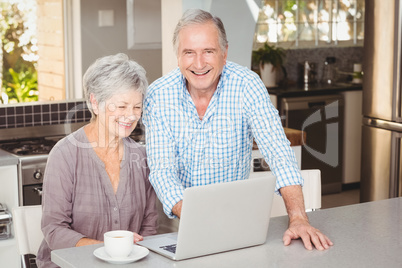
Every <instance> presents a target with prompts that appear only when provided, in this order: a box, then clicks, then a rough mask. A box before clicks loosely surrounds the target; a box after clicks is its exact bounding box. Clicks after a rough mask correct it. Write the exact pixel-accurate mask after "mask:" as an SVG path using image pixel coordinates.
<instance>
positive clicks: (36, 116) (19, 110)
mask: <svg viewBox="0 0 402 268" xmlns="http://www.w3.org/2000/svg"><path fill="white" fill-rule="evenodd" d="M90 119H91V113H90V112H89V110H88V109H87V107H86V103H85V102H84V101H68V102H57V103H54V102H53V103H52V102H48V103H40V102H34V103H33V104H32V105H31V104H24V105H16V106H4V107H0V129H7V128H19V127H34V126H46V125H58V124H64V123H79V122H86V121H89V120H90Z"/></svg>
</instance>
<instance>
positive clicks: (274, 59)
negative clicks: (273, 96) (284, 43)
mask: <svg viewBox="0 0 402 268" xmlns="http://www.w3.org/2000/svg"><path fill="white" fill-rule="evenodd" d="M284 57H285V50H284V49H283V48H280V47H274V46H270V45H269V44H268V43H265V44H264V46H263V47H261V48H259V49H258V50H254V51H253V53H252V59H253V62H254V63H258V65H259V67H260V76H261V80H262V81H263V82H264V85H265V86H266V87H276V86H277V84H276V73H277V70H278V69H280V68H281V67H282V64H283V59H284Z"/></svg>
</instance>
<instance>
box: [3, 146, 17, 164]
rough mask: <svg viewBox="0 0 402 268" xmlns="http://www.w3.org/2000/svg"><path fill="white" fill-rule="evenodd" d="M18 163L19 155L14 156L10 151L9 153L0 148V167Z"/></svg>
mask: <svg viewBox="0 0 402 268" xmlns="http://www.w3.org/2000/svg"><path fill="white" fill-rule="evenodd" d="M17 164H18V158H17V157H15V156H13V155H12V154H10V153H7V152H6V151H3V150H0V167H1V166H11V165H17Z"/></svg>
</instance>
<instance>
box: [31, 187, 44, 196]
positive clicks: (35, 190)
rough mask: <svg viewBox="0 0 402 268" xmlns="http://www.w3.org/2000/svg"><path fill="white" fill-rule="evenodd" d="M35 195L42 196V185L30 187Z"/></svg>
mask: <svg viewBox="0 0 402 268" xmlns="http://www.w3.org/2000/svg"><path fill="white" fill-rule="evenodd" d="M32 191H34V192H35V193H36V194H37V195H39V196H42V187H35V188H33V189H32Z"/></svg>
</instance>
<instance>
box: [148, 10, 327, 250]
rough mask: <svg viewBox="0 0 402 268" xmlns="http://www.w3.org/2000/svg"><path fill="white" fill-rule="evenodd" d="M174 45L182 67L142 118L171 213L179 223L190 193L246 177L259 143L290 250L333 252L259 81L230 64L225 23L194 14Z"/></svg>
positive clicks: (156, 91) (162, 82) (163, 83)
mask: <svg viewBox="0 0 402 268" xmlns="http://www.w3.org/2000/svg"><path fill="white" fill-rule="evenodd" d="M173 45H174V48H175V51H176V55H177V60H178V66H179V68H176V69H175V70H173V71H172V72H170V73H169V74H167V75H165V76H163V77H161V78H160V79H158V80H156V81H155V82H154V83H152V85H151V86H150V87H149V88H148V93H147V96H146V99H145V109H144V116H143V121H144V124H145V126H146V144H147V145H146V146H147V155H148V164H149V167H150V170H151V173H150V176H149V179H150V181H151V184H152V185H153V187H154V189H155V191H156V193H157V195H158V197H159V199H160V201H161V203H162V204H163V209H164V212H165V213H166V215H168V217H170V218H174V217H175V216H177V217H179V218H180V215H181V207H182V203H183V200H182V199H183V192H184V189H185V188H186V187H192V186H197V185H205V184H211V183H220V182H227V181H233V180H242V179H247V178H248V177H249V174H250V161H251V152H252V144H253V138H254V139H255V140H256V142H257V144H258V147H259V149H260V151H261V153H262V154H263V155H264V158H265V160H266V161H267V162H268V164H269V166H270V168H271V170H272V172H273V173H274V174H275V176H276V177H277V185H276V191H277V192H278V193H280V194H281V195H282V196H283V199H284V201H285V205H286V209H287V212H288V215H289V226H288V229H287V230H286V232H285V234H284V236H283V242H284V245H289V244H290V242H291V240H292V239H298V238H301V239H302V240H303V243H304V246H305V247H306V248H307V249H309V250H311V249H312V248H313V245H314V246H315V247H316V248H317V249H318V250H324V249H328V248H329V246H330V245H332V242H331V241H330V239H329V238H328V237H327V236H325V235H324V234H322V233H321V232H320V231H319V230H317V229H316V228H314V227H312V226H311V225H310V223H309V220H308V217H307V215H306V213H305V207H304V200H303V193H302V189H301V185H302V183H303V180H302V178H301V175H300V172H299V169H298V167H297V163H296V159H295V156H294V152H293V150H292V149H291V148H290V143H289V141H288V140H287V139H286V136H285V133H284V130H283V127H282V125H281V122H280V118H279V116H278V111H277V110H276V109H275V108H274V107H273V105H272V103H271V101H270V98H269V95H268V92H267V89H266V87H265V86H264V84H263V83H262V81H261V79H260V78H259V77H258V75H256V74H255V73H254V72H252V71H250V70H249V69H247V68H245V67H242V66H239V65H237V64H235V63H232V62H229V61H227V60H226V58H227V52H228V42H227V39H226V32H225V29H224V26H223V23H222V21H221V20H220V19H219V18H218V17H215V16H213V15H211V14H210V13H209V12H206V11H203V10H199V9H194V10H188V11H186V12H185V13H184V14H183V17H182V18H181V19H180V21H179V22H178V24H177V26H176V29H175V32H174V36H173Z"/></svg>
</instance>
